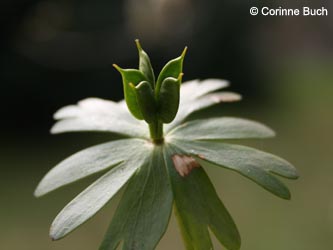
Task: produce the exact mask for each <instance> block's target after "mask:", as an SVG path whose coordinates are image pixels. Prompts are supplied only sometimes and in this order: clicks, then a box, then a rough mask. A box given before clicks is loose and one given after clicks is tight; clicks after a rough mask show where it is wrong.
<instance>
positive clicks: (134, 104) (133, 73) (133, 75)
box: [113, 64, 146, 120]
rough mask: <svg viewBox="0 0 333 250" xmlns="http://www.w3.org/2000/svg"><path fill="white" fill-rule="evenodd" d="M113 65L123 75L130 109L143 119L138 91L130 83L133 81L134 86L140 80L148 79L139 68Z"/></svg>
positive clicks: (125, 94)
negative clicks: (137, 96) (124, 67)
mask: <svg viewBox="0 0 333 250" xmlns="http://www.w3.org/2000/svg"><path fill="white" fill-rule="evenodd" d="M113 67H115V68H116V69H117V70H118V71H119V73H120V74H121V76H122V79H123V86H124V96H125V100H126V104H127V107H128V109H129V111H130V112H131V113H132V115H133V116H134V117H135V118H137V119H139V120H142V119H143V116H142V113H141V110H140V108H139V105H138V101H137V98H136V93H135V90H134V89H133V88H131V86H130V84H131V83H132V84H133V85H134V86H136V85H138V84H139V83H140V82H142V81H146V77H145V76H144V75H143V73H142V72H141V71H140V70H137V69H122V68H120V67H119V66H118V65H116V64H113Z"/></svg>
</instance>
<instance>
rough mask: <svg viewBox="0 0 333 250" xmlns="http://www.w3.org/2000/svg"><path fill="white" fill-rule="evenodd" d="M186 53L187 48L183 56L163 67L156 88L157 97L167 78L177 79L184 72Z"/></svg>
mask: <svg viewBox="0 0 333 250" xmlns="http://www.w3.org/2000/svg"><path fill="white" fill-rule="evenodd" d="M186 51H187V47H185V49H184V50H183V52H182V54H181V55H180V56H179V57H177V58H175V59H172V60H171V61H169V62H168V63H167V64H166V65H165V66H164V67H163V69H162V70H161V72H160V74H159V76H158V78H157V81H156V88H155V95H156V96H158V94H159V92H160V88H161V85H162V82H163V81H164V80H165V78H167V77H173V78H177V77H178V76H179V74H180V73H182V72H183V61H184V57H185V54H186Z"/></svg>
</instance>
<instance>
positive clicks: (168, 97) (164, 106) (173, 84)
mask: <svg viewBox="0 0 333 250" xmlns="http://www.w3.org/2000/svg"><path fill="white" fill-rule="evenodd" d="M182 77H183V73H180V74H179V76H178V78H177V79H176V78H173V77H167V78H165V79H164V81H163V82H162V85H161V89H160V93H159V96H158V118H159V120H161V121H162V122H163V123H170V122H172V121H173V119H174V118H175V117H176V114H177V112H178V107H179V91H180V84H181V81H182Z"/></svg>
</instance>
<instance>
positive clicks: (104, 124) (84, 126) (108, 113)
mask: <svg viewBox="0 0 333 250" xmlns="http://www.w3.org/2000/svg"><path fill="white" fill-rule="evenodd" d="M54 118H55V119H57V120H60V121H58V122H57V123H56V124H55V125H54V126H53V127H52V129H51V132H52V133H54V134H57V133H64V132H80V131H98V132H112V133H118V134H123V135H128V136H133V137H144V138H148V137H149V132H148V129H147V126H146V124H145V122H143V121H139V120H137V119H135V118H134V117H133V116H132V115H131V114H130V113H129V112H128V109H127V107H126V103H125V102H124V101H121V102H113V101H107V100H102V99H98V98H88V99H85V100H82V101H80V102H79V103H78V105H70V106H66V107H63V108H61V109H60V110H59V111H57V112H56V113H55V115H54Z"/></svg>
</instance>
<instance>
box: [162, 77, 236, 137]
mask: <svg viewBox="0 0 333 250" xmlns="http://www.w3.org/2000/svg"><path fill="white" fill-rule="evenodd" d="M227 86H228V82H227V81H224V80H219V79H207V80H204V81H198V80H193V81H189V82H184V83H183V84H182V85H181V88H180V102H179V109H178V113H177V115H176V117H175V119H174V120H173V121H172V122H171V123H169V124H166V126H165V131H166V132H168V131H170V130H172V129H173V128H175V127H176V126H177V125H179V124H180V123H181V122H183V121H184V119H186V118H187V117H188V116H189V115H190V114H192V113H193V112H195V111H198V110H201V109H204V108H207V107H210V106H213V105H216V104H218V103H221V102H232V101H238V100H240V99H241V96H240V95H239V94H237V93H233V92H214V93H211V92H213V91H216V90H219V89H222V88H225V87H227Z"/></svg>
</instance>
